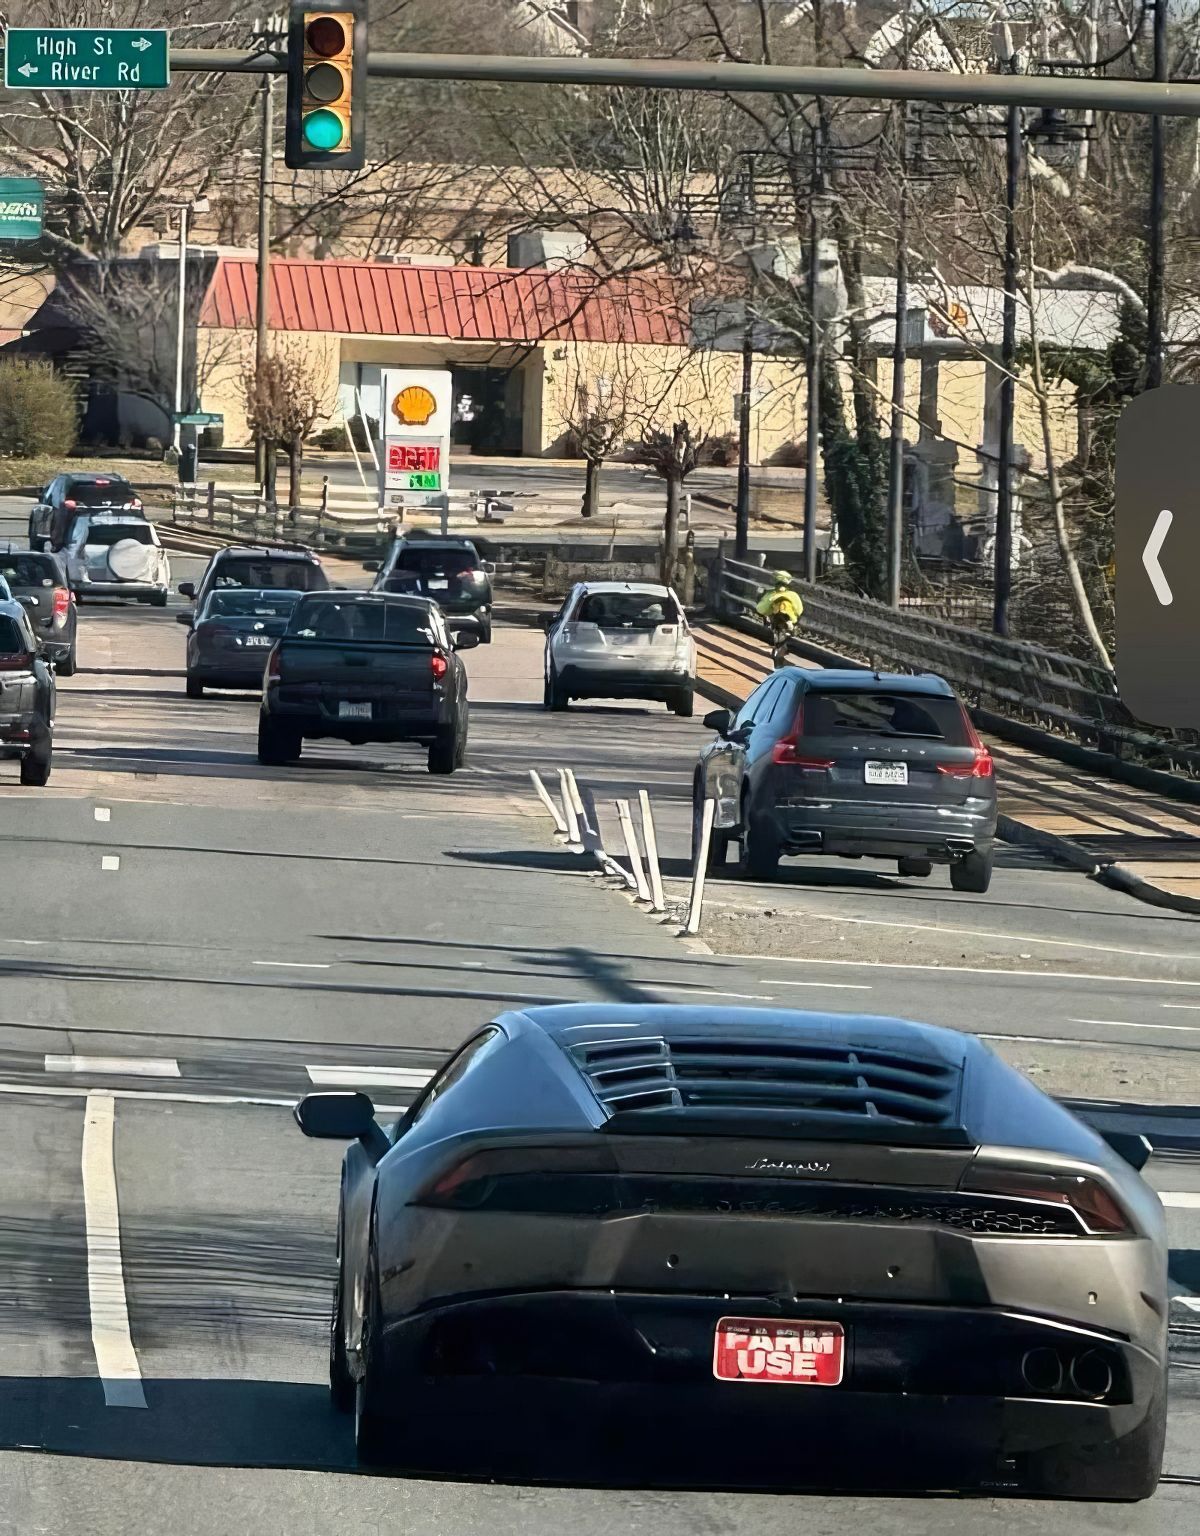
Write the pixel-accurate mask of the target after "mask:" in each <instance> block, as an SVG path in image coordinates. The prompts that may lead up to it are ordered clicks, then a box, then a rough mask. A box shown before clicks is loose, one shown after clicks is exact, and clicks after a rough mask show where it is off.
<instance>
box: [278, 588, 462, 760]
mask: <svg viewBox="0 0 1200 1536" xmlns="http://www.w3.org/2000/svg"><path fill="white" fill-rule="evenodd" d="M478 644H479V637H478V635H475V634H471V633H460V634H459V635H457V636H456V638H455V640H451V638H450V634H449V632H448V630H447V628H446V621H445V619H444V618H443V617H442V614H441V613H440V612H439V610H438V607H437V604H436V603H433V602H430V601H429V600H428V599H427V598H419V597H394V596H390V595H387V594H384V593H377V592H349V591H329V592H309V593H306V594H305V596H303V597H302V598H301V599H300V601H299V602H298V603H297V604H296V606H295V608H294V609H293V610H292V616H291V619H290V621H289V623H288V627H287V630H286V632H285V633H284V635H283V637H282V638H281V639H280V640H279V641H278V642H277V643H276V645H275V647H274V649H273V650H272V651H271V654H270V656H269V657H268V658H267V666H266V672H265V674H264V676H263V699H262V709H261V711H260V713H259V717H258V760H259V762H260V763H271V764H280V763H291V762H295V760H296V759H297V758H298V757H299V756H300V748H301V744H302V742H303V740H304V738H305V737H306V736H307V737H310V738H311V737H317V736H332V737H335V738H336V739H337V740H339V741H348V742H352V743H354V744H356V745H358V744H361V743H363V742H367V741H416V742H420V743H421V744H422V745H425V746H428V748H429V771H430V773H453V772H454V770H455V769H456V768H459V767H461V766H462V762H463V758H464V756H465V754H466V748H467V673H466V668H465V667H464V666H463V664H462V662H461V661H460V660H459V659H458V656H457V655H456V654H455V652H456V651H457V650H466V649H468V648H470V647H472V646H476V645H478Z"/></svg>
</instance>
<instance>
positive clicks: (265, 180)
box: [254, 75, 275, 485]
mask: <svg viewBox="0 0 1200 1536" xmlns="http://www.w3.org/2000/svg"><path fill="white" fill-rule="evenodd" d="M274 85H275V81H274V79H273V78H272V77H271V76H270V75H264V76H263V82H262V85H261V86H260V87H259V94H260V97H261V102H262V131H261V138H260V142H259V158H258V298H257V306H256V312H255V325H256V330H255V336H254V367H255V371H256V372H261V370H262V366H263V364H264V363H265V362H266V360H267V337H268V327H269V325H270V307H269V306H270V284H271V197H270V184H271V137H272V127H273V109H274V105H275V99H274V98H275V91H274ZM254 464H255V474H256V476H257V478H258V483H259V484H260V485H262V483H263V481H264V480H265V478H266V468H267V466H266V444H265V443H264V442H263V441H262V439H261V438H259V439H258V440H257V441H256V442H255V444H254Z"/></svg>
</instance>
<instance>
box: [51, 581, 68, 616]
mask: <svg viewBox="0 0 1200 1536" xmlns="http://www.w3.org/2000/svg"><path fill="white" fill-rule="evenodd" d="M70 606H71V590H70V588H69V587H55V589H54V617H55V618H56V619H61V618H62V617H63V616H64V614H65V613H66V612H67V610H68V609H69V608H70Z"/></svg>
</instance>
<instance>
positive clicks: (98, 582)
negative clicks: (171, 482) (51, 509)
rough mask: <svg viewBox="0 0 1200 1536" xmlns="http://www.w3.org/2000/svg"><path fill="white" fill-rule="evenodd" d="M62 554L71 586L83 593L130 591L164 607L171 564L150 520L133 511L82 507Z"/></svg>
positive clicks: (82, 595) (106, 594)
mask: <svg viewBox="0 0 1200 1536" xmlns="http://www.w3.org/2000/svg"><path fill="white" fill-rule="evenodd" d="M60 558H61V559H62V560H63V562H64V563H65V565H66V567H67V579H68V581H69V582H70V583H71V589H72V591H73V592H74V593H75V594H76V596H77V597H79V598H80V599H81V600H82V599H83V598H85V597H88V596H91V597H131V598H134V599H136V601H138V602H139V603H153V604H154V605H155V606H156V607H158V608H165V607H166V603H167V594H168V593H169V592H170V590H171V567H170V564H169V562H168V560H167V552H166V550H165V549H164V548H163V547H162V545H161V544H160V543H159V541H158V530H157V529H156V528H155V526H154V524H153V523H149V522H147V521H146V519H145V518H144V517H140V516H138V515H137V514H135V513H128V512H80V513H79V514H78V515H77V516H76V517H74V518H73V519H72V520H71V525H70V527H69V528H68V529H67V538H66V543H65V544H64V545H63V548H62V551H61V555H60Z"/></svg>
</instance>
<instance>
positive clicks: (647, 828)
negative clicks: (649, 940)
mask: <svg viewBox="0 0 1200 1536" xmlns="http://www.w3.org/2000/svg"><path fill="white" fill-rule="evenodd" d="M638 805H639V806H640V807H641V812H642V842H643V843H644V844H645V847H646V867H647V868H648V869H649V871H650V910H651V911H652V912H663V911H665V910H666V902H665V901H664V899H663V883H662V868H661V866H660V865H659V862H658V833H657V832H656V831H655V828H654V812H653V811H652V810H651V809H650V796H649V795H648V794H647V793H646V791H645V790H644V789H639V790H638Z"/></svg>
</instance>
